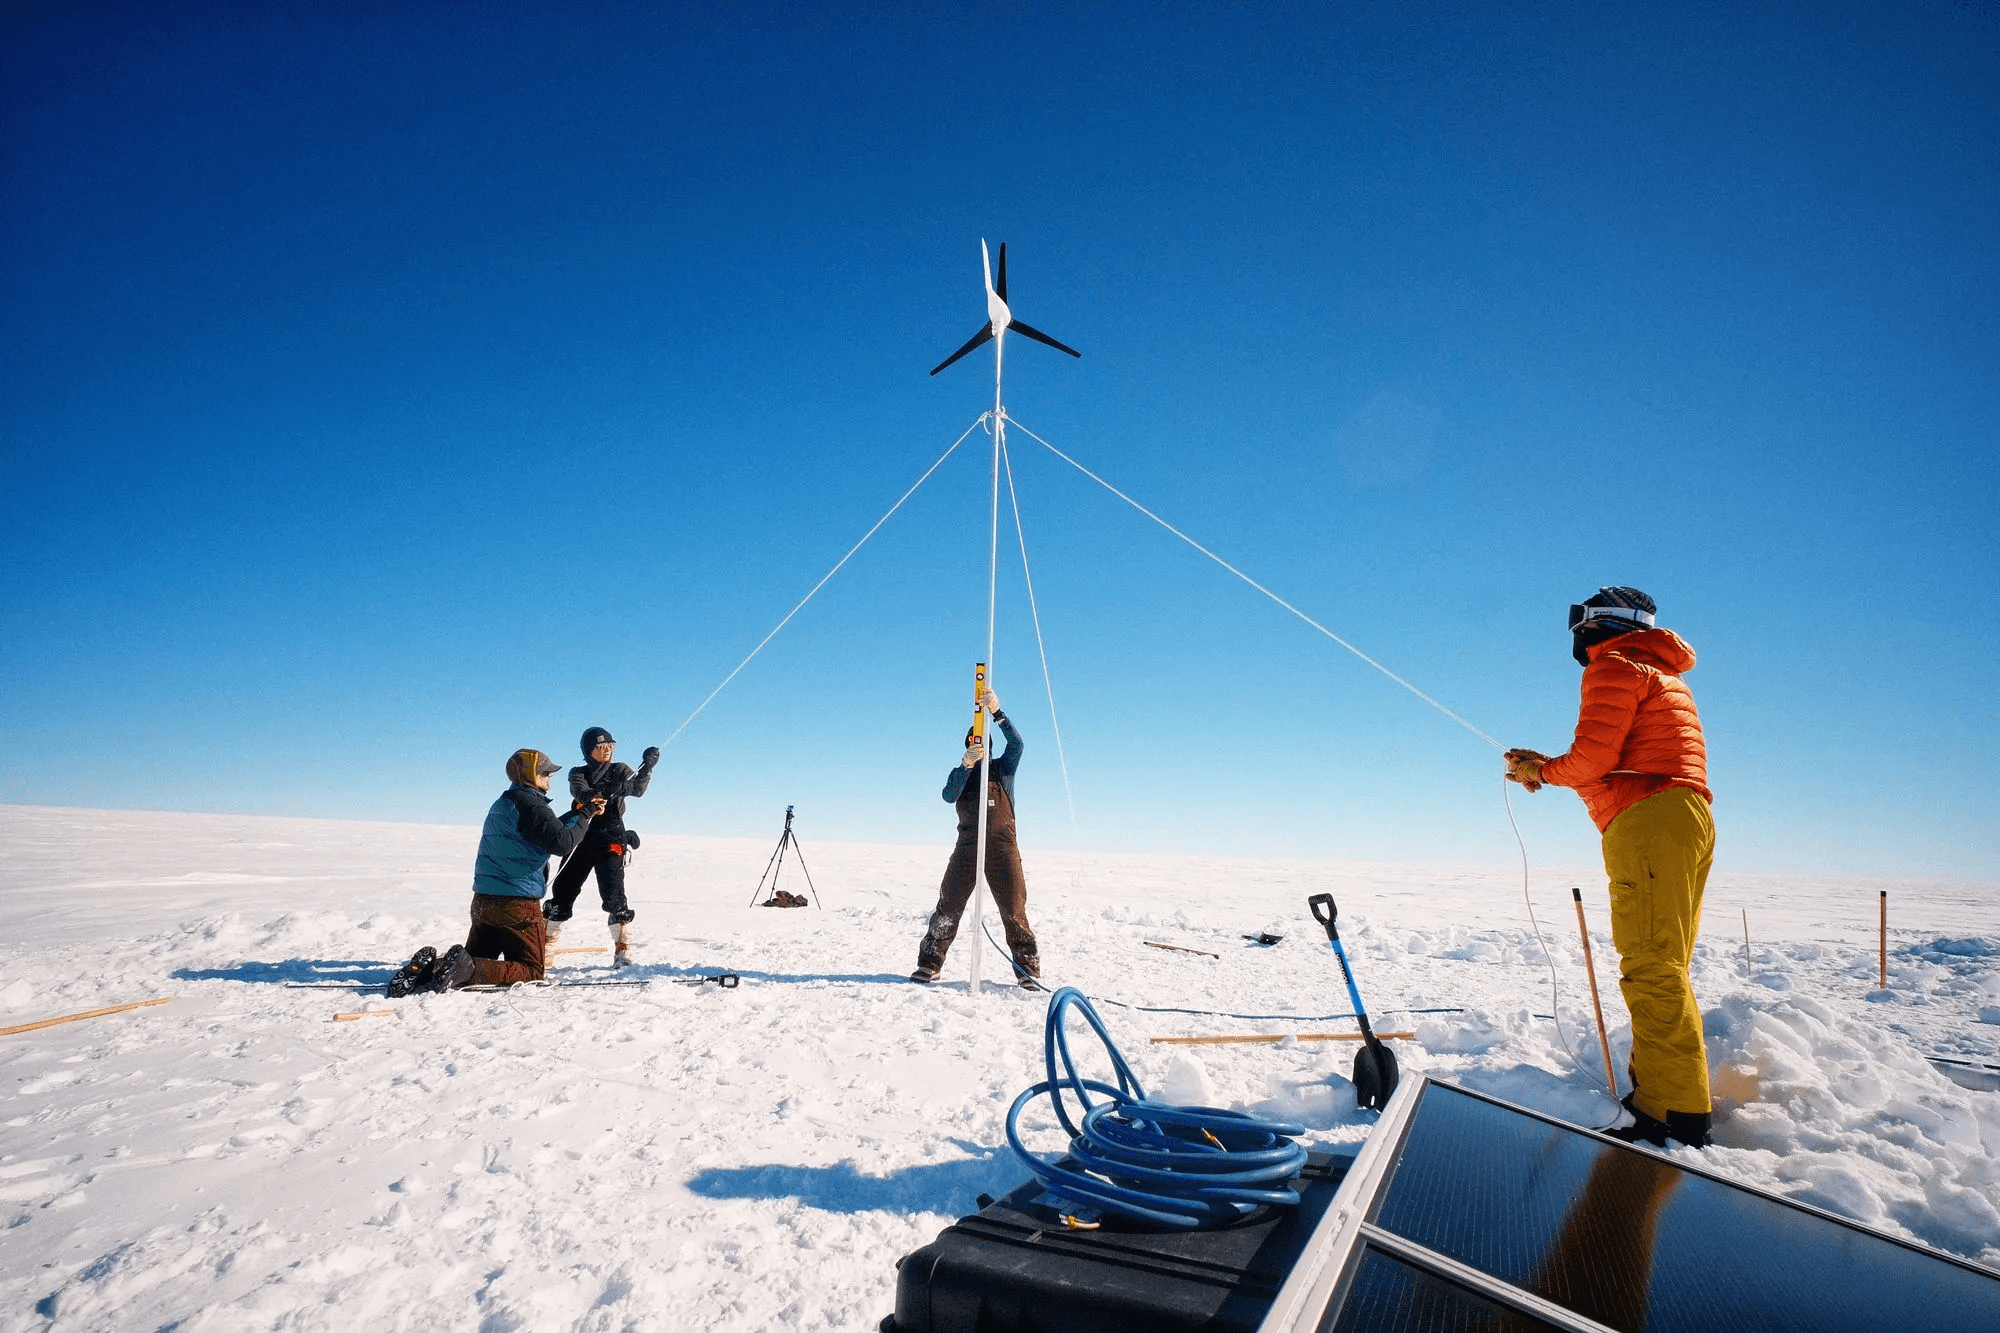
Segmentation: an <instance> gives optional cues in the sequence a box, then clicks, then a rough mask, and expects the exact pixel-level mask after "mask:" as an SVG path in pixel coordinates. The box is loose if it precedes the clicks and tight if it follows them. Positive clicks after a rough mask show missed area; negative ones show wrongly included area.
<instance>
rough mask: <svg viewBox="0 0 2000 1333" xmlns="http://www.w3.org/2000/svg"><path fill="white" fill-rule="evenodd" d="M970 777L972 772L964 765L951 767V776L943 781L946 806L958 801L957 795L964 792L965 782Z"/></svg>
mask: <svg viewBox="0 0 2000 1333" xmlns="http://www.w3.org/2000/svg"><path fill="white" fill-rule="evenodd" d="M971 776H972V770H971V769H969V768H967V767H966V766H965V765H964V764H953V765H952V766H951V774H950V776H948V777H946V778H945V780H944V799H945V803H946V804H950V803H951V802H953V801H956V800H957V799H958V794H959V793H960V792H962V791H964V790H965V780H966V779H967V778H969V777H971Z"/></svg>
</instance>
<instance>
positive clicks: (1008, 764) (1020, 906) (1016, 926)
mask: <svg viewBox="0 0 2000 1333" xmlns="http://www.w3.org/2000/svg"><path fill="white" fill-rule="evenodd" d="M979 706H980V707H981V708H984V709H985V710H986V711H987V712H988V713H991V714H992V715H993V720H994V721H995V722H997V723H999V725H1000V734H1001V735H1002V736H1004V737H1006V738H1007V748H1006V749H1004V750H1002V751H1001V752H1000V753H999V754H996V755H994V756H993V758H992V759H991V760H989V761H988V763H987V767H988V773H987V781H986V782H985V783H983V784H982V783H981V782H980V781H979V779H978V778H977V777H976V776H975V770H977V769H978V767H979V764H980V761H981V760H982V759H985V758H986V743H985V742H984V741H983V740H979V739H977V738H975V737H974V736H973V734H972V732H971V731H970V730H968V731H967V732H966V733H965V755H964V757H963V758H961V759H960V760H959V762H958V763H957V764H955V765H953V766H952V770H951V773H950V774H949V776H947V777H946V778H945V783H944V799H945V800H947V801H950V802H952V804H954V805H955V806H957V807H958V845H957V846H955V847H953V848H952V850H951V860H950V861H949V862H947V863H946V864H945V870H944V883H943V884H942V885H940V886H939V888H938V900H937V907H936V909H935V910H933V911H932V912H931V921H930V928H929V929H928V930H926V931H925V932H924V939H923V943H922V944H920V945H918V946H917V970H916V971H914V972H912V973H910V980H912V981H921V982H930V981H936V980H937V979H938V973H940V972H942V971H943V970H944V955H945V951H946V950H948V949H950V948H951V942H952V940H954V939H955V938H957V936H958V919H959V917H960V916H961V915H962V914H963V913H964V912H965V905H966V904H967V903H968V902H970V901H971V900H972V891H973V888H974V878H973V867H974V866H975V865H976V864H977V863H978V860H979V789H980V787H981V786H982V785H983V786H984V787H985V788H986V887H987V889H988V890H989V891H990V892H991V893H992V894H993V902H994V904H995V905H996V906H998V907H999V909H1000V925H1001V927H1002V929H1004V930H1005V931H1006V933H1007V948H1008V949H1009V950H1011V951H1012V952H1013V955H1014V971H1015V972H1016V973H1017V974H1018V976H1019V978H1020V982H1021V984H1022V985H1023V986H1026V987H1028V988H1029V989H1030V990H1033V989H1034V988H1035V985H1036V982H1037V979H1038V978H1040V976H1041V975H1042V960H1041V953H1040V950H1039V948H1038V947H1037V945H1036V944H1035V932H1034V931H1033V929H1031V928H1030V927H1029V925H1028V877H1027V875H1026V874H1025V873H1023V871H1022V869H1021V847H1020V844H1019V843H1018V842H1016V841H1015V838H1014V770H1015V769H1016V768H1019V767H1020V765H1021V751H1022V745H1021V733H1020V732H1018V731H1016V730H1014V724H1013V723H1012V722H1010V721H1008V720H1007V715H1006V714H1005V713H1003V712H1001V711H1000V700H999V698H998V697H996V696H995V695H994V693H993V691H991V690H987V691H986V692H984V693H983V694H981V695H980V697H979ZM972 947H973V948H975V949H976V948H978V947H979V942H978V941H977V940H974V941H973V944H972Z"/></svg>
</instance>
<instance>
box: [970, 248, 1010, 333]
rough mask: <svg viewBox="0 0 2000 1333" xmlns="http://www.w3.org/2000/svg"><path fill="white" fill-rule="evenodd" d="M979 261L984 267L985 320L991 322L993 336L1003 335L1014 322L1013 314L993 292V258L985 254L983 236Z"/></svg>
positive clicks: (998, 294) (998, 295)
mask: <svg viewBox="0 0 2000 1333" xmlns="http://www.w3.org/2000/svg"><path fill="white" fill-rule="evenodd" d="M979 259H980V262H981V263H982V264H984V265H985V266H986V318H987V319H988V320H990V321H992V325H993V332H994V333H995V334H1001V333H1005V332H1006V331H1007V326H1008V325H1009V324H1011V323H1013V322H1014V312H1013V311H1011V310H1009V309H1008V308H1007V303H1006V302H1005V301H1003V300H1001V299H1000V293H998V292H996V291H994V290H993V256H992V255H991V254H990V253H988V252H987V249H986V238H985V237H983V236H982V237H981V238H980V240H979Z"/></svg>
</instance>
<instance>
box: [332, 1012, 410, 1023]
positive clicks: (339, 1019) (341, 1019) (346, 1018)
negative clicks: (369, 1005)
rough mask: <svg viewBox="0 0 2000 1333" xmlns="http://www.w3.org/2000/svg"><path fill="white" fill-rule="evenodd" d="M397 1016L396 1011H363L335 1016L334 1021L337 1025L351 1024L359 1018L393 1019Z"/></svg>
mask: <svg viewBox="0 0 2000 1333" xmlns="http://www.w3.org/2000/svg"><path fill="white" fill-rule="evenodd" d="M395 1015H396V1011H395V1010H394V1009H363V1010H361V1011H360V1012H359V1013H354V1014H335V1015H334V1016H333V1021H334V1022H336V1023H351V1022H353V1021H354V1020H355V1019H357V1018H393V1017H395Z"/></svg>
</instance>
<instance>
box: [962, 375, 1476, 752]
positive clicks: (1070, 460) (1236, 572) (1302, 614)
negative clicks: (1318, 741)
mask: <svg viewBox="0 0 2000 1333" xmlns="http://www.w3.org/2000/svg"><path fill="white" fill-rule="evenodd" d="M1001 415H1002V416H1006V413H1005V412H1004V411H1003V412H1002V413H1001ZM1007 420H1008V421H1011V422H1013V424H1014V425H1016V426H1019V427H1020V429H1021V433H1022V434H1024V435H1026V436H1027V437H1028V438H1029V439H1031V440H1033V441H1034V442H1035V443H1037V444H1039V445H1041V446H1042V447H1043V448H1044V449H1047V450H1048V451H1049V452H1050V453H1052V454H1054V455H1055V456H1056V457H1057V458H1060V459H1062V461H1063V462H1065V463H1068V464H1069V465H1070V466H1071V467H1073V468H1075V469H1076V470H1077V471H1078V472H1081V473H1082V474H1083V475H1084V476H1086V477H1089V478H1090V479H1091V480H1092V481H1094V482H1096V483H1097V484H1098V485H1099V486H1102V487H1103V488H1104V489H1105V490H1107V491H1110V492H1111V493H1112V494H1113V495H1115V496H1117V497H1118V498H1119V499H1121V500H1123V501H1124V502H1125V503H1126V504H1128V505H1131V506H1132V507H1133V508H1134V509H1136V510H1138V511H1139V512H1140V513H1142V514H1144V515H1145V516H1146V517H1147V518H1150V519H1152V520H1153V521H1154V522H1155V523H1157V524H1159V525H1160V526H1161V527H1163V528H1165V529H1166V530H1167V531H1168V532H1171V533H1173V534H1174V536H1176V537H1179V538H1180V539H1181V540H1182V541H1184V542H1186V543H1187V544H1188V545H1189V546H1192V547H1194V549H1195V550H1197V551H1200V552H1201V553H1202V554H1203V555H1205V556H1207V557H1208V558H1209V559H1210V560H1213V561H1214V562H1215V563H1216V564H1218V565H1221V566H1222V567H1223V568H1224V569H1226V570H1228V571H1229V572H1230V573H1232V574H1234V575H1235V576H1236V577H1237V578H1239V579H1242V580H1243V581H1244V582H1245V583H1247V584H1249V585H1250V586H1251V587H1253V588H1255V589H1256V590H1257V591H1258V592H1261V593H1263V594H1264V595H1265V596H1266V597H1268V598H1270V599H1271V600H1272V601H1274V602H1276V603H1277V604H1278V605H1279V606H1282V607H1284V608H1285V609H1286V610H1287V611H1290V612H1291V613H1292V614H1293V615H1295V616H1297V617H1298V618H1299V619H1300V620H1303V621H1305V622H1306V624H1308V625H1311V626H1312V627H1313V628H1314V629H1316V630H1318V631H1319V632H1320V633H1321V634H1324V635H1325V636H1326V637H1327V638H1329V639H1332V640H1333V641H1334V642H1335V643H1337V644H1339V645H1340V646H1341V647H1343V648H1345V649H1346V650H1347V651H1348V652H1350V653H1353V654H1354V655H1355V656H1356V657H1358V658H1360V659H1361V660H1362V661H1364V662H1366V663H1367V664H1368V665H1369V666H1372V667H1374V668H1375V669H1376V670H1377V671H1379V672H1381V673H1382V674H1383V675H1385V676H1387V677H1388V678H1389V679H1390V680H1393V681H1395V682H1396V683H1397V684H1398V685H1401V686H1402V687H1403V688H1404V689H1406V690H1408V691H1409V692H1410V693H1411V694H1414V695H1416V696H1417V697H1418V698H1419V699H1422V700H1423V701H1424V702H1425V703H1427V704H1429V705H1430V706H1431V707H1432V708H1435V709H1437V710H1438V712H1440V713H1443V714H1444V715H1445V716H1446V717H1448V718H1450V719H1451V720H1452V721H1454V722H1456V723H1458V725H1459V726H1461V727H1464V728H1465V729H1466V730H1467V731H1469V732H1471V733H1472V734H1473V735H1475V736H1477V737H1479V739H1480V740H1482V741H1485V742H1486V743H1487V744H1488V745H1490V746H1492V747H1493V748H1494V749H1496V750H1498V749H1502V748H1504V747H1502V746H1501V744H1500V742H1499V741H1496V740H1494V739H1493V738H1492V737H1491V736H1489V735H1487V734H1486V733H1485V732H1483V731H1481V730H1480V729H1479V728H1478V727H1475V726H1473V725H1472V723H1470V722H1468V721H1466V720H1465V719H1464V718H1463V717H1460V716H1459V715H1458V714H1457V713H1454V712H1452V711H1451V709H1449V708H1446V707H1445V706H1444V705H1443V704H1441V703H1439V702H1438V701H1437V700H1435V699H1433V698H1431V696H1430V695H1428V694H1425V693H1424V692H1423V691H1422V690H1420V689H1418V688H1417V687H1416V686H1414V685H1412V684H1410V682H1409V681H1407V680H1404V679H1403V678H1402V677H1401V676H1399V675H1397V674H1396V673H1395V672H1393V671H1391V670H1389V668H1388V667H1385V666H1383V665H1382V664H1381V663H1380V662H1378V661H1376V660H1375V659H1374V658H1372V657H1370V656H1369V655H1368V654H1367V653H1364V652H1362V651H1361V650H1360V649H1359V648H1356V647H1355V646H1354V645H1353V644H1351V643H1349V642H1348V641H1347V640H1345V639H1343V638H1341V637H1340V636H1339V635H1338V634H1335V633H1334V632H1333V631H1332V630H1330V629H1328V628H1327V627H1326V626H1324V625H1322V624H1320V623H1319V622H1318V621H1317V620H1314V619H1313V618H1312V617H1311V616H1309V615H1307V614H1306V613H1305V612H1303V611H1301V610H1299V609H1298V608H1297V607H1296V606H1293V605H1292V604H1291V603H1290V602H1288V601H1286V600H1285V599H1284V598H1282V597H1280V596H1278V594H1276V593H1274V592H1272V591H1271V590H1270V589H1269V588H1267V587H1265V586H1264V585H1263V584H1261V583H1259V582H1257V580H1255V579H1253V578H1251V577H1250V576H1249V575H1248V574H1245V573H1244V572H1243V571H1242V570H1240V569H1238V568H1237V567H1236V566H1234V565H1232V564H1230V563H1229V562H1228V561H1227V560H1224V559H1223V558H1222V557H1221V556H1219V555H1217V554H1216V553H1215V552H1213V551H1211V550H1209V549H1208V548H1207V547H1206V546H1203V545H1202V544H1201V543H1200V542H1198V541H1196V540H1195V539H1194V538H1192V537H1190V536H1188V535H1187V534H1186V533H1185V532H1182V531H1181V530H1180V529H1179V528H1177V527H1175V526H1174V525H1173V524H1171V523H1169V522H1167V520H1165V519H1164V518H1161V517H1160V516H1159V515H1158V514H1156V513H1154V512H1153V511H1152V510H1150V509H1148V508H1146V506H1144V505H1142V504H1140V503H1139V502H1138V501H1137V500H1134V499H1133V498H1132V497H1131V496H1129V495H1127V494H1125V492H1123V491H1121V490H1119V489H1118V488H1117V487H1116V486H1113V485H1112V484H1111V483H1110V482H1108V481H1106V480H1105V479H1104V478H1102V477H1100V476H1098V475H1097V474H1096V473H1095V472H1092V471H1091V470H1090V469H1089V468H1087V467H1085V466H1084V465H1083V464H1081V463H1079V462H1077V461H1076V460H1075V459H1074V458H1071V457H1070V456H1069V455H1068V454H1066V453H1064V452H1063V451H1062V450H1060V449H1058V448H1056V447H1055V446H1054V445H1053V444H1050V443H1049V442H1048V441H1047V440H1045V439H1043V438H1042V437H1041V436H1039V435H1037V434H1035V432H1033V431H1031V430H1029V429H1028V428H1027V427H1026V426H1022V425H1021V423H1020V422H1018V421H1014V419H1013V418H1012V417H1007Z"/></svg>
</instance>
